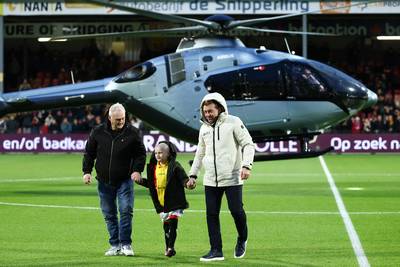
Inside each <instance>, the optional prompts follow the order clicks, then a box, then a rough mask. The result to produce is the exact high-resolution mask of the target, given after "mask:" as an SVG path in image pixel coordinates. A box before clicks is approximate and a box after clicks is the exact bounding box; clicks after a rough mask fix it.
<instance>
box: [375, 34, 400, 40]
mask: <svg viewBox="0 0 400 267" xmlns="http://www.w3.org/2000/svg"><path fill="white" fill-rule="evenodd" d="M376 39H378V40H379V41H400V36H399V35H381V36H377V37H376Z"/></svg>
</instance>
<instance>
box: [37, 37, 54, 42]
mask: <svg viewBox="0 0 400 267" xmlns="http://www.w3.org/2000/svg"><path fill="white" fill-rule="evenodd" d="M50 40H51V38H50V37H39V38H38V41H39V42H48V41H50Z"/></svg>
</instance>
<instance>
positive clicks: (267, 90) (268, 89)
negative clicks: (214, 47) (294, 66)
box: [205, 63, 286, 100]
mask: <svg viewBox="0 0 400 267" xmlns="http://www.w3.org/2000/svg"><path fill="white" fill-rule="evenodd" d="M205 85H206V87H207V88H208V89H209V91H210V92H218V93H220V94H222V95H223V96H224V97H225V98H226V99H228V100H273V99H282V98H284V97H286V93H285V88H284V86H283V82H282V64H281V63H276V64H271V65H258V66H253V67H250V68H245V69H240V70H237V71H232V72H227V73H223V74H218V75H213V76H210V77H209V78H208V79H207V81H206V84H205Z"/></svg>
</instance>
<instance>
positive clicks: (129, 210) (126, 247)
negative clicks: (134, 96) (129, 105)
mask: <svg viewBox="0 0 400 267" xmlns="http://www.w3.org/2000/svg"><path fill="white" fill-rule="evenodd" d="M125 117H126V114H125V108H124V107H123V106H122V105H121V104H119V103H116V104H114V105H112V106H111V107H110V109H109V112H108V120H107V122H106V123H103V124H100V125H99V126H96V127H95V128H94V129H93V130H92V131H91V133H90V136H89V139H88V141H87V143H86V148H85V154H84V156H83V164H82V171H83V182H84V183H85V184H90V183H91V182H92V175H91V172H92V169H93V166H95V168H96V174H97V176H96V179H97V181H98V187H97V189H98V193H99V197H100V207H101V211H102V213H103V216H104V219H105V221H106V225H107V230H108V232H109V235H110V239H109V243H110V245H111V248H110V249H108V250H107V251H106V253H105V255H106V256H116V255H125V256H133V255H134V252H133V249H132V245H131V244H132V239H131V234H132V215H133V181H134V180H140V179H141V172H142V171H143V169H144V165H145V162H146V150H145V148H144V145H143V141H142V138H141V137H140V135H139V134H138V132H137V130H136V128H135V127H132V126H131V125H130V124H129V123H126V121H125ZM117 203H118V205H117ZM118 211H119V221H118Z"/></svg>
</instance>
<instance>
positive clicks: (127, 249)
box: [121, 245, 135, 256]
mask: <svg viewBox="0 0 400 267" xmlns="http://www.w3.org/2000/svg"><path fill="white" fill-rule="evenodd" d="M121 255H125V256H133V255H135V253H133V250H132V246H131V245H123V246H122V248H121Z"/></svg>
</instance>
